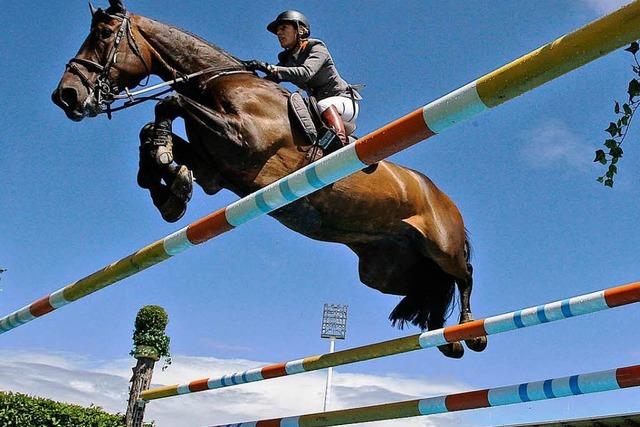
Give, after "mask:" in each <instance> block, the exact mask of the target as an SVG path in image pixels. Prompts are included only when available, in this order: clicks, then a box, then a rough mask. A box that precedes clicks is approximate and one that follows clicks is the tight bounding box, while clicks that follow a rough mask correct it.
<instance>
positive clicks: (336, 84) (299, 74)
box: [267, 39, 351, 100]
mask: <svg viewBox="0 0 640 427" xmlns="http://www.w3.org/2000/svg"><path fill="white" fill-rule="evenodd" d="M303 43H304V44H303V47H302V49H301V50H299V51H296V52H291V51H288V50H285V51H282V52H280V54H278V65H274V66H272V67H273V72H272V73H271V74H269V76H268V77H267V78H269V79H270V80H273V81H275V82H291V83H293V84H295V85H296V86H298V87H299V88H300V89H303V90H305V91H307V93H308V94H309V95H313V96H315V97H316V98H317V99H318V100H322V99H324V98H328V97H330V96H351V95H350V92H349V84H348V83H347V82H346V81H345V80H344V79H343V78H342V77H340V74H338V70H337V69H336V66H335V64H334V63H333V58H331V54H330V53H329V51H328V50H327V46H325V44H324V43H323V42H322V41H321V40H317V39H308V40H306V41H305V42H303Z"/></svg>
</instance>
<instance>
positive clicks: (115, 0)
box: [109, 0, 126, 13]
mask: <svg viewBox="0 0 640 427" xmlns="http://www.w3.org/2000/svg"><path fill="white" fill-rule="evenodd" d="M109 6H110V9H111V11H112V12H115V13H124V12H126V9H125V7H124V3H123V2H122V0H109Z"/></svg>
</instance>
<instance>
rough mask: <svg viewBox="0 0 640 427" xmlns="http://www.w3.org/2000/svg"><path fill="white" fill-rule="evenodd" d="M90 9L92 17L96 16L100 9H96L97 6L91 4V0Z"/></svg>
mask: <svg viewBox="0 0 640 427" xmlns="http://www.w3.org/2000/svg"><path fill="white" fill-rule="evenodd" d="M89 10H90V11H91V17H92V18H93V17H94V16H95V14H96V12H97V11H98V9H96V7H95V6H94V5H92V4H91V2H89Z"/></svg>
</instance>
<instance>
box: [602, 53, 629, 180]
mask: <svg viewBox="0 0 640 427" xmlns="http://www.w3.org/2000/svg"><path fill="white" fill-rule="evenodd" d="M625 50H626V51H627V52H629V53H631V54H632V55H633V59H634V62H635V63H634V64H633V65H632V69H633V73H634V78H633V79H631V81H629V86H628V88H627V94H628V95H629V98H628V101H627V102H624V103H622V105H621V104H620V102H618V101H615V104H614V107H613V112H614V113H615V114H616V115H617V116H618V118H617V119H616V121H615V122H610V123H609V127H608V128H607V129H605V132H607V133H608V134H609V136H610V137H608V138H607V139H606V140H605V141H604V147H605V149H604V150H603V149H600V150H597V151H596V157H595V159H594V160H593V161H594V162H597V163H601V164H602V165H604V166H608V167H607V171H606V172H605V173H604V174H603V175H602V176H600V177H598V182H600V183H602V184H603V185H604V186H606V187H613V183H614V177H615V175H616V174H617V173H618V162H619V161H620V159H621V158H622V155H623V153H624V151H623V150H622V143H623V142H624V140H625V138H626V136H627V132H628V131H629V127H630V125H631V120H632V119H633V115H634V114H635V112H636V109H637V108H638V106H639V105H640V80H638V78H636V77H640V63H638V57H637V56H636V54H637V53H638V50H640V47H639V46H638V43H637V42H633V43H631V45H629V47H627V48H626V49H625Z"/></svg>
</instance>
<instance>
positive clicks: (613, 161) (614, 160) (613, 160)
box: [611, 157, 620, 165]
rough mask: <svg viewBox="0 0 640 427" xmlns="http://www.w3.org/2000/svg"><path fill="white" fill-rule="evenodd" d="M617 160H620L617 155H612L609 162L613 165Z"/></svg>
mask: <svg viewBox="0 0 640 427" xmlns="http://www.w3.org/2000/svg"><path fill="white" fill-rule="evenodd" d="M618 160H620V158H619V157H614V158H613V159H611V164H612V165H615V164H616V163H618Z"/></svg>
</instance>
